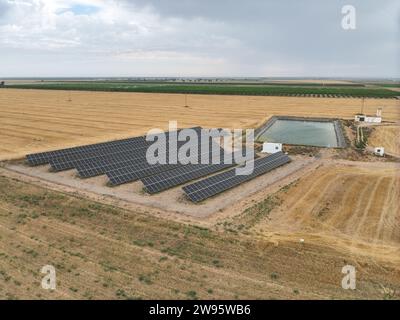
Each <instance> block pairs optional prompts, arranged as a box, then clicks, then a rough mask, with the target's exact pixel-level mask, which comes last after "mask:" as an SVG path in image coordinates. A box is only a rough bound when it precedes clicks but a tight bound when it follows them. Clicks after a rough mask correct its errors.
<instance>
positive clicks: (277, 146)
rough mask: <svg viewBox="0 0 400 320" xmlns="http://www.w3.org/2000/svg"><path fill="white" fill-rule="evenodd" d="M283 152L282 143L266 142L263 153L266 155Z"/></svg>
mask: <svg viewBox="0 0 400 320" xmlns="http://www.w3.org/2000/svg"><path fill="white" fill-rule="evenodd" d="M279 151H282V143H275V142H264V143H263V148H262V152H265V153H276V152H279Z"/></svg>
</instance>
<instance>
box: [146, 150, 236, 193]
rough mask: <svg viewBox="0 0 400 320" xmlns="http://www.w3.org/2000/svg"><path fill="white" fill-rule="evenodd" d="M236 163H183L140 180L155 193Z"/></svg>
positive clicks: (148, 190)
mask: <svg viewBox="0 0 400 320" xmlns="http://www.w3.org/2000/svg"><path fill="white" fill-rule="evenodd" d="M227 154H228V155H230V156H231V157H232V156H233V158H231V159H233V160H234V159H235V157H234V156H235V155H234V154H232V153H227ZM234 165H236V164H235V163H234V162H232V163H231V164H229V163H226V164H225V163H220V164H212V162H210V164H191V165H185V166H182V167H179V168H176V169H173V170H169V171H165V172H162V173H159V174H156V175H152V176H149V177H145V178H142V179H141V181H142V183H143V184H144V186H145V188H144V189H145V190H146V191H147V192H148V193H150V194H153V193H157V192H161V191H163V190H166V189H169V188H172V187H175V186H178V185H180V184H184V183H186V182H188V181H191V180H196V179H198V178H201V177H204V176H206V175H209V174H212V173H215V172H218V171H221V170H224V169H227V168H230V167H232V166H234Z"/></svg>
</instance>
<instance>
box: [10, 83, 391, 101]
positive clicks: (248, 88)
mask: <svg viewBox="0 0 400 320" xmlns="http://www.w3.org/2000/svg"><path fill="white" fill-rule="evenodd" d="M4 87H6V88H7V87H8V88H21V89H47V90H84V91H113V92H115V91H117V92H149V93H150V92H151V93H187V94H219V95H255V96H302V95H317V96H321V97H329V96H332V97H366V98H394V97H396V96H398V95H399V93H398V92H394V91H391V90H387V89H385V88H368V87H352V86H351V87H349V86H343V87H339V86H337V85H335V86H323V87H321V86H319V87H318V86H317V87H314V86H309V85H306V86H302V85H297V86H292V85H289V86H287V85H275V86H272V85H260V84H257V85H253V84H248V85H243V84H240V85H233V84H229V85H227V84H218V85H215V84H204V83H203V84H182V83H179V84H174V83H168V82H157V83H144V82H104V81H103V82H97V81H86V82H57V83H48V82H47V83H46V82H44V83H35V84H15V85H6V86H4Z"/></svg>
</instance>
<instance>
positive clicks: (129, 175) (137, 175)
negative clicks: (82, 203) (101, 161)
mask: <svg viewBox="0 0 400 320" xmlns="http://www.w3.org/2000/svg"><path fill="white" fill-rule="evenodd" d="M199 150H201V146H199ZM199 150H198V153H197V155H198V157H201V155H202V153H201V151H199ZM206 153H209V154H211V155H213V154H214V155H216V154H222V153H223V149H222V148H220V147H219V146H218V145H214V147H212V145H211V144H210V146H209V150H207V151H206ZM167 163H168V159H167ZM180 166H182V164H179V163H178V164H155V165H149V164H148V163H147V162H143V163H141V164H134V165H130V166H127V167H122V168H118V169H115V170H111V171H106V175H107V177H108V178H109V181H110V184H111V185H119V184H122V183H127V182H132V181H136V180H138V179H141V178H143V177H146V176H150V175H154V174H157V173H160V172H164V171H168V170H171V169H175V168H178V167H180Z"/></svg>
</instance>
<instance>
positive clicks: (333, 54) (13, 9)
mask: <svg viewBox="0 0 400 320" xmlns="http://www.w3.org/2000/svg"><path fill="white" fill-rule="evenodd" d="M352 3H353V5H354V6H355V7H356V10H357V11H356V12H357V29H356V30H351V31H346V30H343V29H342V28H341V24H340V22H341V19H342V14H341V7H342V6H343V5H344V4H347V3H345V2H343V1H341V0H334V1H329V2H324V3H321V2H320V1H316V0H308V1H296V2H293V1H288V0H286V1H279V2H278V1H265V0H262V1H261V0H252V1H248V2H246V3H244V2H242V1H234V0H233V1H232V0H230V1H228V0H219V1H211V0H203V1H196V0H186V1H178V0H169V1H164V0H134V1H124V0H119V1H112V0H76V1H73V0H71V1H68V0H52V1H50V0H29V1H28V0H24V1H22V0H21V1H20V0H15V1H11V0H0V47H1V49H2V50H1V51H0V58H2V59H1V60H0V73H1V74H0V76H1V75H3V76H23V75H26V76H45V75H50V76H65V75H67V74H68V75H71V76H74V75H76V76H97V75H102V76H118V75H121V73H124V75H130V76H135V75H140V76H145V75H158V74H159V75H170V76H174V75H176V76H185V75H187V76H196V75H199V76H206V75H213V76H217V75H221V76H332V77H340V76H371V77H374V76H386V77H395V76H399V75H400V72H399V61H398V60H399V59H398V57H399V56H400V49H399V41H398V40H399V33H398V31H399V13H400V4H399V2H398V1H396V0H385V1H381V2H377V1H372V0H353V1H352ZM6 54H7V59H6V57H5V55H6ZM9 55H12V57H11V58H10V56H9ZM27 55H29V56H31V57H30V58H29V59H26V56H27ZM4 61H7V62H8V63H7V64H5V63H4ZM105 63H106V64H107V67H106V66H105ZM55 65H56V66H57V67H56V68H55V67H54V66H55ZM38 66H40V68H38ZM63 66H65V68H64V69H63ZM155 68H157V69H155ZM56 72H57V74H56ZM139 73H140V74H139Z"/></svg>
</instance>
